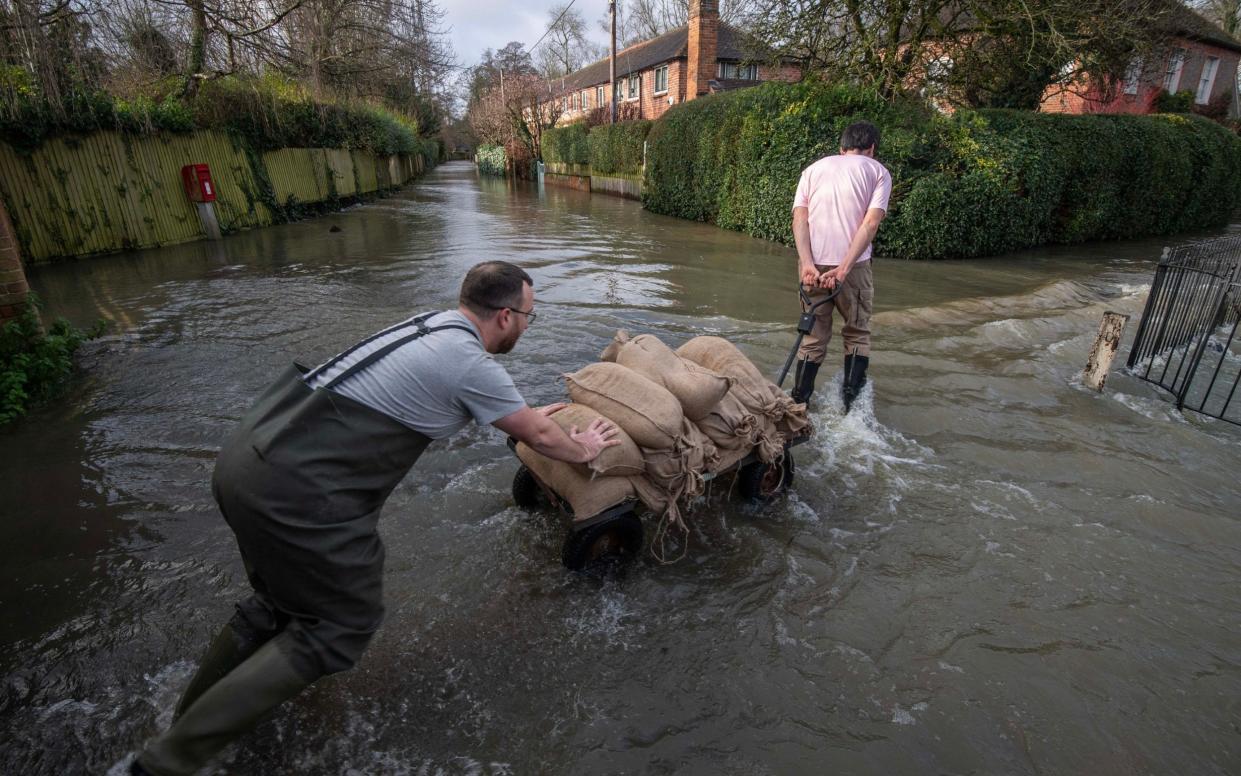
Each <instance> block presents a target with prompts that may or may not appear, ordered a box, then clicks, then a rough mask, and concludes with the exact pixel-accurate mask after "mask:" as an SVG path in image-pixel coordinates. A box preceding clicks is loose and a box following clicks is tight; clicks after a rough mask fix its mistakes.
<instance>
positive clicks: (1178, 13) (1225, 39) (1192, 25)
mask: <svg viewBox="0 0 1241 776" xmlns="http://www.w3.org/2000/svg"><path fill="white" fill-rule="evenodd" d="M1169 10H1170V11H1171V13H1170V14H1169V17H1168V25H1167V26H1168V30H1169V32H1172V33H1173V34H1180V35H1183V36H1185V37H1186V38H1190V39H1192V40H1199V41H1202V42H1203V43H1213V44H1215V45H1216V46H1220V47H1222V48H1226V49H1230V50H1232V51H1241V42H1238V41H1237V40H1236V38H1233V37H1232V36H1231V35H1229V34H1228V33H1226V32H1224V31H1223V30H1222V29H1220V27H1219V25H1217V24H1215V23H1214V22H1211V21H1208V20H1207V19H1206V18H1204V17H1203V16H1201V15H1200V14H1198V12H1197V11H1194V10H1193V9H1191V8H1186V7H1185V6H1184V5H1182V4H1181V3H1179V2H1176V1H1175V0H1173V2H1171V3H1169Z"/></svg>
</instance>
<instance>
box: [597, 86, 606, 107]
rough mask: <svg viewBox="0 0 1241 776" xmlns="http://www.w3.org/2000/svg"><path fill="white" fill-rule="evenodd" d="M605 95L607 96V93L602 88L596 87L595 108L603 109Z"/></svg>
mask: <svg viewBox="0 0 1241 776" xmlns="http://www.w3.org/2000/svg"><path fill="white" fill-rule="evenodd" d="M604 94H605V91H604V88H603V87H602V86H596V87H595V107H596V108H602V107H603V95H604Z"/></svg>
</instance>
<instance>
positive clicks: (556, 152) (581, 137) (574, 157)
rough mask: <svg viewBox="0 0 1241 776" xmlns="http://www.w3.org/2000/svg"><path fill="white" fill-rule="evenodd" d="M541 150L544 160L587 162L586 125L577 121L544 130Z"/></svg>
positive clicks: (588, 151) (563, 162) (572, 162)
mask: <svg viewBox="0 0 1241 776" xmlns="http://www.w3.org/2000/svg"><path fill="white" fill-rule="evenodd" d="M542 150H543V161H545V162H558V163H561V164H589V163H590V141H589V140H587V129H586V125H585V124H582V123H577V124H570V125H568V126H567V127H560V128H558V129H548V130H545V131H544V132H543V149H542Z"/></svg>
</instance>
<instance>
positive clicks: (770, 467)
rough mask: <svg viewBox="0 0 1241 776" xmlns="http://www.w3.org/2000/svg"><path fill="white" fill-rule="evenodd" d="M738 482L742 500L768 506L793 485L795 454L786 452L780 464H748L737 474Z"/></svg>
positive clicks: (759, 462)
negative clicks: (767, 504) (769, 502)
mask: <svg viewBox="0 0 1241 776" xmlns="http://www.w3.org/2000/svg"><path fill="white" fill-rule="evenodd" d="M737 480H738V482H737V488H738V490H740V491H741V496H742V498H744V499H746V500H747V501H752V502H754V503H756V504H766V503H767V502H768V501H771V500H772V499H774V498H775V497H776V496H778V495H779V494H780V491H782V490H785V489H786V488H788V487H790V486H791V485H792V484H793V454H792V453H791V452H789V451H788V450H785V451H784V457H782V458H781V459H780V460H779V462H774V463H763V462H762V461H754V462H753V463H748V464H746V465H745V466H742V467H741V470H740V471H739V472H737Z"/></svg>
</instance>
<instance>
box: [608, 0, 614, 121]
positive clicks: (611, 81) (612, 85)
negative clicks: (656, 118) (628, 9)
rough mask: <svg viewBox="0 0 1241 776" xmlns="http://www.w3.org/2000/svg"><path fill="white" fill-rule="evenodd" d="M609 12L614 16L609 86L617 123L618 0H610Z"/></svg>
mask: <svg viewBox="0 0 1241 776" xmlns="http://www.w3.org/2000/svg"><path fill="white" fill-rule="evenodd" d="M608 13H609V14H611V16H612V54H611V56H609V57H608V88H610V89H611V90H612V95H611V97H609V100H610V101H611V103H612V123H613V124H615V123H616V0H608Z"/></svg>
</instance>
